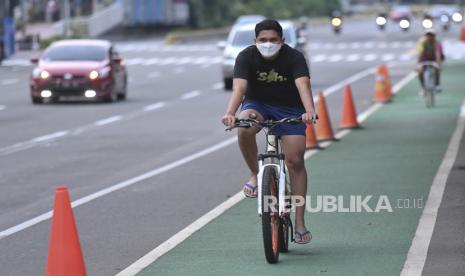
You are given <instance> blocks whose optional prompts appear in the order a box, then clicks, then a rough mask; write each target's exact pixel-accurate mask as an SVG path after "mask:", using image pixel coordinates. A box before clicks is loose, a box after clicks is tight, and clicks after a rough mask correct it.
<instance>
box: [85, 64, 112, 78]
mask: <svg viewBox="0 0 465 276" xmlns="http://www.w3.org/2000/svg"><path fill="white" fill-rule="evenodd" d="M110 71H111V67H110V66H107V67H104V68H102V69H100V70H98V71H97V70H93V71H91V72H90V73H89V79H91V80H95V79H97V78H106V77H107V76H108V74H110Z"/></svg>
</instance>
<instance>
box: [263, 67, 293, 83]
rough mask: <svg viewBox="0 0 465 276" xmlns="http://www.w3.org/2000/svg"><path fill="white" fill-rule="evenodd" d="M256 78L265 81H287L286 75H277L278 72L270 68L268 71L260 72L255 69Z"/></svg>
mask: <svg viewBox="0 0 465 276" xmlns="http://www.w3.org/2000/svg"><path fill="white" fill-rule="evenodd" d="M257 75H258V77H257V80H258V81H266V82H268V83H270V82H285V81H287V78H286V77H283V76H281V75H279V73H278V72H276V71H275V70H274V69H271V70H270V72H268V73H267V72H260V71H257Z"/></svg>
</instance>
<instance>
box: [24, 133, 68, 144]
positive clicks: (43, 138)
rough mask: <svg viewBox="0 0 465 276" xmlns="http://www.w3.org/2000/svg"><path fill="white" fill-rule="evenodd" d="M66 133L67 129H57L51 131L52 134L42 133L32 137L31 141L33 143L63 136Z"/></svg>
mask: <svg viewBox="0 0 465 276" xmlns="http://www.w3.org/2000/svg"><path fill="white" fill-rule="evenodd" d="M68 133H69V131H67V130H64V131H57V132H55V133H52V134H47V135H44V136H40V137H37V138H34V139H32V140H31V141H32V142H34V143H39V142H45V141H48V140H54V139H57V138H60V137H63V136H65V135H68Z"/></svg>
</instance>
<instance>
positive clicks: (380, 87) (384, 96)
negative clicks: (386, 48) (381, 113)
mask: <svg viewBox="0 0 465 276" xmlns="http://www.w3.org/2000/svg"><path fill="white" fill-rule="evenodd" d="M375 78H376V79H375V81H376V83H375V93H374V94H373V101H374V102H376V103H385V102H388V101H389V100H390V99H391V85H390V81H389V76H388V72H387V67H386V66H385V65H381V66H379V67H378V70H377V72H376V77H375Z"/></svg>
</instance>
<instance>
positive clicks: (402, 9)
mask: <svg viewBox="0 0 465 276" xmlns="http://www.w3.org/2000/svg"><path fill="white" fill-rule="evenodd" d="M412 17H413V13H412V9H411V8H410V6H406V5H399V6H394V7H393V8H392V9H391V12H390V13H389V18H390V19H391V20H393V21H399V22H400V21H401V20H403V19H408V20H409V21H410V18H412Z"/></svg>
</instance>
